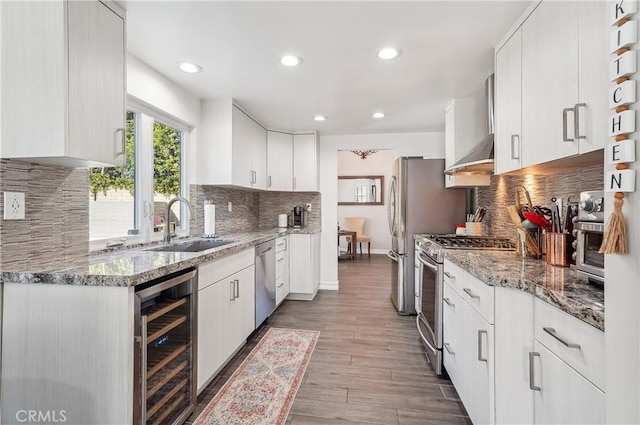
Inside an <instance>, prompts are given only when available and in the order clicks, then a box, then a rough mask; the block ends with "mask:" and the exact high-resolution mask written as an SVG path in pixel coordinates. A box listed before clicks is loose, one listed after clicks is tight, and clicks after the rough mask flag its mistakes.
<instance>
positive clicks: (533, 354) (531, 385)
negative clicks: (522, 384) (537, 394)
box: [529, 351, 542, 391]
mask: <svg viewBox="0 0 640 425" xmlns="http://www.w3.org/2000/svg"><path fill="white" fill-rule="evenodd" d="M534 357H540V353H536V352H535V351H529V389H531V390H533V391H540V390H541V389H542V388H540V387H538V386H536V385H534V382H533V381H534V380H535V374H534V373H533V358H534Z"/></svg>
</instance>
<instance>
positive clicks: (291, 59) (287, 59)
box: [280, 55, 302, 66]
mask: <svg viewBox="0 0 640 425" xmlns="http://www.w3.org/2000/svg"><path fill="white" fill-rule="evenodd" d="M280 63H281V64H283V65H284V66H298V65H300V64H301V63H302V58H299V57H297V56H291V55H287V56H283V57H282V59H280Z"/></svg>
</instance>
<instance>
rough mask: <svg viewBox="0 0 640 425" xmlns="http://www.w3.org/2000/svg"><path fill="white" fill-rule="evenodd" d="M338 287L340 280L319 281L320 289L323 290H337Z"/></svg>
mask: <svg viewBox="0 0 640 425" xmlns="http://www.w3.org/2000/svg"><path fill="white" fill-rule="evenodd" d="M338 289H340V281H338V280H336V281H335V282H320V290H325V291H337V290H338Z"/></svg>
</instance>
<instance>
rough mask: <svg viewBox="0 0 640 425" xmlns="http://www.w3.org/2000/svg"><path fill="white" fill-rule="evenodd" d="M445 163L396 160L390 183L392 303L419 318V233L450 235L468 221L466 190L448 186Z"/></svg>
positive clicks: (439, 161)
mask: <svg viewBox="0 0 640 425" xmlns="http://www.w3.org/2000/svg"><path fill="white" fill-rule="evenodd" d="M444 178H445V175H444V159H423V158H413V157H400V158H396V160H395V161H394V162H393V175H392V176H391V181H390V182H389V191H388V196H389V198H388V202H387V211H388V214H389V230H390V232H391V251H390V252H389V254H388V255H389V257H390V258H391V259H392V260H393V261H392V272H391V300H392V301H393V304H394V306H395V307H396V309H397V310H398V313H400V314H404V315H407V314H416V309H415V300H414V297H415V276H414V274H415V272H414V266H415V259H414V248H415V247H414V240H413V235H414V234H416V233H432V234H446V233H453V232H454V231H455V225H456V223H463V222H464V220H465V213H466V210H467V206H466V191H465V189H447V188H445V185H444Z"/></svg>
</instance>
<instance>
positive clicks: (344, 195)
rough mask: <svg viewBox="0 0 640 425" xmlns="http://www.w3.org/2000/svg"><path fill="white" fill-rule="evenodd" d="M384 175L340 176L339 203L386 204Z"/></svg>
mask: <svg viewBox="0 0 640 425" xmlns="http://www.w3.org/2000/svg"><path fill="white" fill-rule="evenodd" d="M383 191H384V176H338V205H384V193H383Z"/></svg>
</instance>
